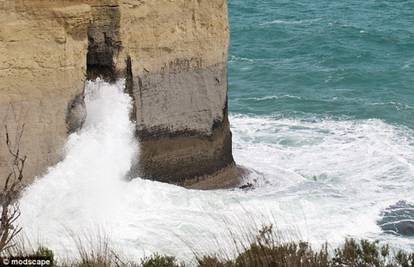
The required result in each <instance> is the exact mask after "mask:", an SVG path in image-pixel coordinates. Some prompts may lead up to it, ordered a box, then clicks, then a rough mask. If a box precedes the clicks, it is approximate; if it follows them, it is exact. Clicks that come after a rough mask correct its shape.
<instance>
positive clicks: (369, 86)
mask: <svg viewBox="0 0 414 267" xmlns="http://www.w3.org/2000/svg"><path fill="white" fill-rule="evenodd" d="M229 12H230V20H231V49H230V56H229V88H230V93H229V101H230V102H229V103H230V105H229V106H230V111H231V112H233V113H235V114H253V115H271V116H273V117H283V118H315V117H316V118H331V119H341V120H342V119H372V118H375V119H381V120H383V121H385V122H387V123H391V124H396V125H405V126H408V127H410V128H414V120H413V118H414V1H411V0H409V1H403V0H395V1H384V0H366V1H360V0H345V1H330V0H312V1H310V0H298V1H287V0H285V1H283V0H259V1H257V0H230V1H229Z"/></svg>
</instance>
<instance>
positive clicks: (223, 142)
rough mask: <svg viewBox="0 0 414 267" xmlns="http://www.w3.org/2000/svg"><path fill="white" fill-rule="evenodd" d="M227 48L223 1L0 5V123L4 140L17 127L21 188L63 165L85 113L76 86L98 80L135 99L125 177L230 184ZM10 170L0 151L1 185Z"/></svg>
mask: <svg viewBox="0 0 414 267" xmlns="http://www.w3.org/2000/svg"><path fill="white" fill-rule="evenodd" d="M228 42H229V27H228V15H227V1H226V0H119V1H113V0H111V1H93V0H90V1H88V0H84V1H80V0H71V1H64V0H0V80H1V82H0V120H1V123H2V125H7V127H8V131H9V133H10V135H11V136H15V137H16V136H18V135H17V134H16V133H18V132H19V131H20V129H21V128H22V127H23V125H24V134H23V137H22V140H21V149H22V153H24V154H26V155H27V156H28V161H27V166H26V168H25V177H26V179H27V182H30V181H31V180H32V179H33V177H35V176H38V175H41V174H43V173H44V172H45V171H46V170H47V167H49V166H52V165H53V164H56V163H57V162H58V161H59V160H61V159H62V157H63V156H64V151H63V146H64V143H65V141H66V138H67V136H68V135H69V134H70V133H72V132H74V131H77V130H78V129H79V128H80V127H81V126H82V123H83V120H84V119H85V116H86V113H85V107H84V101H83V90H84V82H85V79H87V78H89V79H93V78H95V77H97V76H103V77H104V78H105V79H108V80H115V79H117V78H125V79H126V84H127V88H126V90H127V91H128V93H129V94H130V95H131V97H132V98H133V100H134V110H133V112H132V114H131V119H132V120H134V121H136V125H137V129H136V136H137V138H138V139H139V140H140V142H139V144H140V155H139V158H138V159H137V161H136V164H135V166H134V167H133V169H132V170H131V177H134V176H137V175H140V176H141V177H145V178H149V179H155V180H159V181H163V182H169V183H176V184H179V185H184V186H187V187H191V188H204V189H210V188H217V187H228V186H233V185H235V184H236V183H237V181H238V179H237V177H238V176H239V171H238V169H237V167H236V166H235V164H234V160H233V156H232V138H231V132H230V128H229V121H228V118H227V51H228ZM0 131H1V135H2V141H3V139H4V138H3V136H4V134H5V133H4V132H5V129H4V127H3V126H2V128H1V130H0ZM3 143H4V142H3ZM9 166H10V157H9V155H8V151H7V149H6V146H5V145H3V144H2V145H1V146H0V175H1V179H3V177H4V178H5V176H6V174H7V173H8V171H9Z"/></svg>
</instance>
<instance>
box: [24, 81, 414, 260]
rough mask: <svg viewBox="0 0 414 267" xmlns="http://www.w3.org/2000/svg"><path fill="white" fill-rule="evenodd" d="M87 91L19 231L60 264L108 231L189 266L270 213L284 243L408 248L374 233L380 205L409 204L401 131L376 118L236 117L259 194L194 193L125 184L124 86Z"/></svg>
mask: <svg viewBox="0 0 414 267" xmlns="http://www.w3.org/2000/svg"><path fill="white" fill-rule="evenodd" d="M86 93H87V97H86V103H87V111H88V118H87V121H86V124H85V126H84V128H83V129H82V130H81V131H80V132H79V133H77V134H73V135H71V136H70V138H69V140H68V143H67V146H66V157H65V159H64V160H63V161H62V162H61V163H59V164H57V165H56V166H55V167H53V168H51V169H50V170H49V172H48V173H47V174H46V175H45V176H44V177H42V178H39V179H38V180H37V181H36V182H35V183H34V184H33V185H32V186H30V187H29V188H28V190H27V191H26V192H25V194H24V196H23V198H22V200H21V208H22V217H21V224H22V226H23V227H24V231H25V234H26V235H28V236H29V237H30V238H31V239H32V240H33V239H35V240H38V241H39V242H40V243H42V244H43V245H46V246H48V247H50V248H52V249H54V250H55V251H56V253H58V255H60V256H71V255H73V256H76V250H75V245H74V242H73V239H72V238H71V235H72V236H73V235H79V237H80V238H82V235H84V234H85V232H86V233H88V234H89V235H91V234H93V233H94V232H96V233H98V232H99V231H104V232H106V234H107V235H108V236H109V238H110V239H111V241H112V243H113V245H114V246H115V248H116V249H117V250H118V251H120V252H122V254H124V255H126V256H128V257H132V258H136V259H137V258H140V257H142V256H144V255H148V254H150V253H152V252H159V253H166V254H171V255H176V256H178V257H180V258H187V259H188V258H190V257H191V256H192V255H193V254H192V249H193V248H195V249H198V248H201V249H202V251H214V250H216V249H217V245H216V244H217V242H218V241H219V242H220V244H221V246H222V247H225V246H226V245H225V244H228V245H229V247H230V244H231V242H230V241H229V239H228V236H229V231H231V232H233V233H235V234H234V235H236V236H237V235H238V231H239V230H240V228H243V229H246V228H248V226H249V224H253V223H254V221H255V222H256V223H261V222H263V223H266V222H267V221H268V220H269V217H270V216H271V217H273V218H274V219H275V220H276V222H277V227H278V229H279V230H281V231H282V232H284V233H288V234H286V236H287V238H288V239H290V238H292V239H293V238H301V239H304V240H307V241H311V242H312V243H314V244H321V243H323V242H325V241H326V240H328V241H330V242H332V243H335V242H340V241H341V240H342V239H343V238H344V237H345V236H347V235H352V236H356V237H369V238H380V239H385V240H388V241H390V242H393V244H396V245H398V246H402V247H406V246H409V245H410V244H411V245H412V244H413V241H412V239H411V240H410V239H403V238H397V237H393V236H390V235H382V234H381V231H380V229H379V227H378V226H377V225H376V220H377V219H378V216H379V213H380V211H381V210H382V209H383V208H385V207H387V206H388V205H390V204H393V203H395V202H397V201H398V200H400V199H404V200H407V201H414V197H413V195H412V193H410V192H412V191H413V189H414V188H413V183H412V177H413V174H414V170H413V162H414V150H413V144H414V142H413V133H412V131H410V130H408V129H405V128H401V127H395V126H391V125H389V124H386V123H384V122H382V121H380V120H359V121H337V120H311V119H309V120H291V119H275V118H270V117H269V118H264V117H247V116H232V117H231V121H232V130H233V133H234V149H235V151H234V153H235V158H236V160H237V162H238V163H240V164H242V165H243V166H246V167H248V168H250V169H252V170H254V172H253V173H252V175H251V177H249V179H251V180H257V188H256V189H255V190H252V191H247V192H244V191H242V190H218V191H208V192H206V191H201V192H200V191H195V190H186V189H183V188H180V187H177V186H173V185H168V184H162V183H158V182H153V181H148V180H142V179H140V178H137V179H134V180H133V181H131V182H128V181H126V180H125V176H126V175H127V173H128V171H129V169H130V167H131V164H132V161H133V159H134V158H135V157H136V153H137V151H136V148H137V147H138V144H137V143H136V141H135V140H134V138H133V132H134V130H133V129H134V126H133V124H132V123H131V122H130V121H129V119H128V117H129V116H128V115H129V112H130V108H131V100H130V98H129V96H128V95H126V94H124V93H123V82H118V83H117V84H115V85H109V84H107V83H104V82H102V81H97V82H88V84H87V88H86ZM252 218H255V219H254V220H253V219H252ZM272 220H273V219H272ZM227 242H229V243H227Z"/></svg>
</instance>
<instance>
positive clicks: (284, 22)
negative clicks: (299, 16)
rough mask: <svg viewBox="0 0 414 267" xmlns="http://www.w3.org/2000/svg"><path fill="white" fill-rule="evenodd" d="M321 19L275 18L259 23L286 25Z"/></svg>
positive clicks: (262, 24)
mask: <svg viewBox="0 0 414 267" xmlns="http://www.w3.org/2000/svg"><path fill="white" fill-rule="evenodd" d="M320 20H321V19H320V18H318V19H305V20H283V19H275V20H272V21H267V22H264V23H261V24H260V26H264V25H271V24H287V25H294V24H304V23H305V24H306V23H312V22H316V21H320Z"/></svg>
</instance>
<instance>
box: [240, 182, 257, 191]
mask: <svg viewBox="0 0 414 267" xmlns="http://www.w3.org/2000/svg"><path fill="white" fill-rule="evenodd" d="M239 189H242V190H253V189H254V185H253V184H252V183H250V182H248V183H247V184H244V185H242V186H239Z"/></svg>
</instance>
